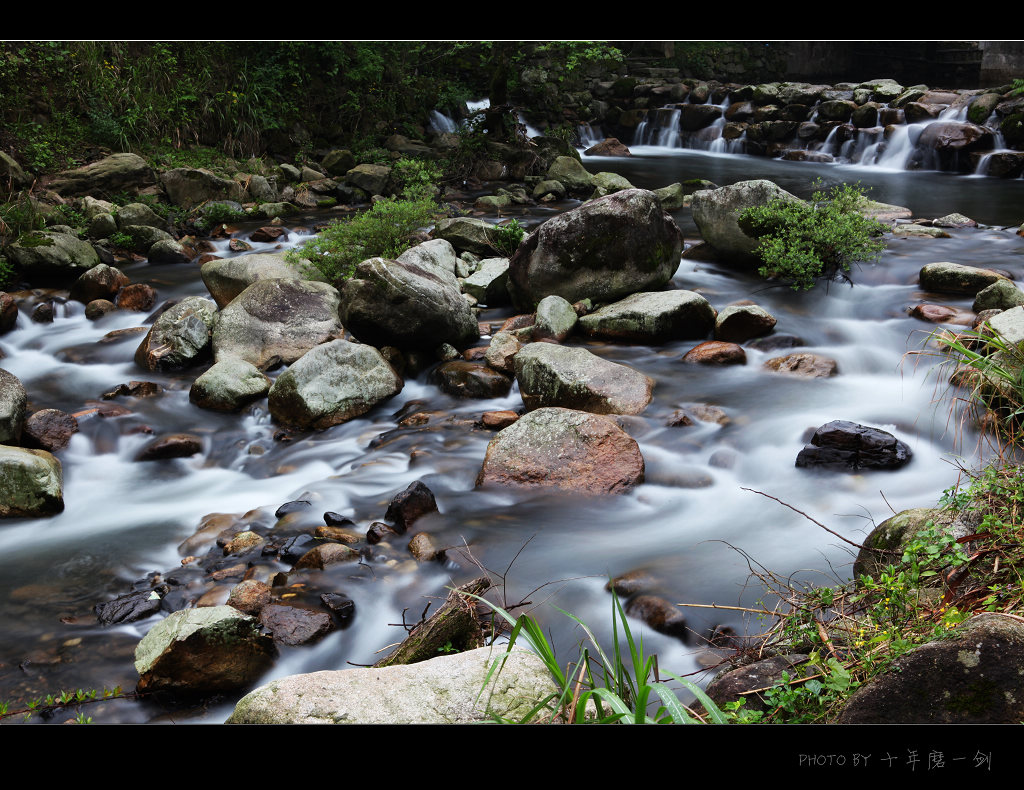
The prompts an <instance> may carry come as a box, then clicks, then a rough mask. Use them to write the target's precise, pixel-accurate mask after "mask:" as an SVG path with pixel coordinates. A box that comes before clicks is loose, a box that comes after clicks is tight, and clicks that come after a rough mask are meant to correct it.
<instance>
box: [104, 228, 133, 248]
mask: <svg viewBox="0 0 1024 790" xmlns="http://www.w3.org/2000/svg"><path fill="white" fill-rule="evenodd" d="M109 241H110V243H111V244H112V245H113V246H114V247H115V248H117V249H119V250H130V249H132V248H133V247H134V246H135V242H133V241H132V237H131V236H129V235H128V234H127V233H124V232H122V231H117V232H116V233H111V234H110V239H109Z"/></svg>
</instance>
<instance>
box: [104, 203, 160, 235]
mask: <svg viewBox="0 0 1024 790" xmlns="http://www.w3.org/2000/svg"><path fill="white" fill-rule="evenodd" d="M115 219H116V220H117V227H118V229H120V230H124V229H125V228H127V227H128V226H129V225H149V226H150V227H153V228H161V229H163V228H165V227H166V226H167V223H166V222H165V221H164V220H163V219H161V218H160V216H159V215H158V214H157V213H156V212H155V211H153V209H151V208H150V207H149V206H147V205H146V204H145V203H129V204H128V205H126V206H121V207H120V208H119V209H117V214H116V216H115Z"/></svg>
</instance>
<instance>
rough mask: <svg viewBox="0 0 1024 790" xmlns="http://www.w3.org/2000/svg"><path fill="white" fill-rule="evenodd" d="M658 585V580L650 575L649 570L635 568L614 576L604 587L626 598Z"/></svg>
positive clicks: (648, 590)
mask: <svg viewBox="0 0 1024 790" xmlns="http://www.w3.org/2000/svg"><path fill="white" fill-rule="evenodd" d="M659 585H660V581H659V580H658V579H657V578H655V577H654V576H653V575H651V573H650V572H649V571H645V570H636V571H630V572H629V573H623V574H622V575H621V576H616V577H615V578H614V579H611V580H610V581H609V582H608V583H607V584H606V585H605V586H604V588H605V589H606V590H608V591H614V592H615V594H616V595H617V596H619V598H628V597H629V596H631V595H636V594H637V593H646V592H650V591H651V590H653V589H654V588H656V587H658V586H659Z"/></svg>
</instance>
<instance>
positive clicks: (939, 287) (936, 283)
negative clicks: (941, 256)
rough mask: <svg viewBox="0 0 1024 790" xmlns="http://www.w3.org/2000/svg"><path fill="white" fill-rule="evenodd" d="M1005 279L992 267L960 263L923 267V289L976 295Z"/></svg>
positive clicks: (921, 276)
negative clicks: (984, 267)
mask: <svg viewBox="0 0 1024 790" xmlns="http://www.w3.org/2000/svg"><path fill="white" fill-rule="evenodd" d="M1000 279H1005V278H1004V277H1003V276H1002V275H1001V274H998V273H997V272H994V271H992V270H991V269H980V268H978V267H977V266H965V265H963V264H960V263H949V262H945V261H943V262H939V263H929V264H927V265H925V266H923V267H922V268H921V273H920V280H921V289H922V290H925V291H935V292H937V293H953V294H963V295H965V296H976V295H977V293H978V292H979V291H981V290H982V289H984V288H987V287H988V286H990V285H992V283H994V282H996V281H997V280H1000Z"/></svg>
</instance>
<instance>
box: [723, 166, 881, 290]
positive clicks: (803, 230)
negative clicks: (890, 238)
mask: <svg viewBox="0 0 1024 790" xmlns="http://www.w3.org/2000/svg"><path fill="white" fill-rule="evenodd" d="M819 186H820V183H819ZM864 199H865V196H864V191H863V190H862V189H861V188H860V187H859V186H858V185H851V184H842V185H839V186H836V187H833V188H832V189H831V190H829V191H827V192H826V191H823V190H821V189H818V190H816V191H815V192H814V194H813V195H812V196H811V200H810V202H804V201H795V200H793V201H787V200H780V199H776V200H773V201H771V202H770V203H768V204H767V205H764V206H754V207H751V208H748V209H745V210H744V211H743V212H741V213H740V216H739V222H740V227H742V228H743V229H744V230H746V231H748V232H749V233H752V234H753V235H754V236H757V237H758V238H759V239H760V243H759V244H758V247H757V254H758V256H759V257H760V258H761V260H762V261H763V262H764V266H762V267H760V268H759V269H758V273H759V274H760V275H761V276H762V277H767V278H778V279H782V280H788V281H790V284H791V286H792V288H793V290H795V291H799V290H808V289H810V288H812V287H813V286H814V284H815V282H816V281H817V280H818V279H821V278H826V279H829V280H835V279H845V280H849V278H848V277H847V274H846V273H847V272H849V271H850V264H852V263H854V262H856V261H874V260H877V259H878V257H879V256H880V255H881V253H882V250H884V249H885V242H884V241H883V240H882V239H880V238H878V237H879V236H881V234H882V233H883V232H884V231H885V225H883V224H882V223H881V222H878V221H877V220H873V219H868V218H866V217H864V216H862V215H861V214H860V213H859V212H858V208H859V207H860V206H861V204H862V203H863V202H864Z"/></svg>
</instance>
